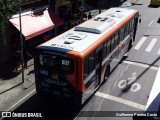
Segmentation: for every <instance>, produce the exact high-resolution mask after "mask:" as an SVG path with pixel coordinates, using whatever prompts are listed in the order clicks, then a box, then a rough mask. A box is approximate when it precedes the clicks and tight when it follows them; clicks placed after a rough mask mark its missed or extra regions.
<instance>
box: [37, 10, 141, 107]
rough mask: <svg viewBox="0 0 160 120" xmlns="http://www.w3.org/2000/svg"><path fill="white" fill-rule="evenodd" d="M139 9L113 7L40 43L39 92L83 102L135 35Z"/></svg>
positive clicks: (78, 103)
mask: <svg viewBox="0 0 160 120" xmlns="http://www.w3.org/2000/svg"><path fill="white" fill-rule="evenodd" d="M138 17H139V12H138V11H137V10H133V9H128V8H110V9H108V10H107V11H105V12H103V13H101V14H99V15H97V16H95V17H94V18H92V19H90V20H88V21H86V22H84V23H82V24H80V25H78V26H76V27H74V28H72V29H70V30H68V31H66V32H64V33H62V34H61V35H59V36H57V37H55V38H53V39H51V40H49V41H47V42H45V43H43V44H41V45H39V46H38V47H36V54H35V59H34V60H35V63H34V65H35V81H36V91H37V93H38V94H40V95H43V96H47V97H52V98H55V99H58V100H63V101H68V102H69V103H75V104H77V105H82V104H83V103H84V102H85V101H86V100H87V99H88V98H89V97H90V96H91V95H92V94H93V93H94V92H95V91H96V89H97V88H98V87H99V86H100V85H101V83H103V82H104V81H106V80H107V78H108V76H109V75H110V73H111V71H112V70H113V69H114V68H115V67H116V66H117V64H118V63H119V61H120V60H121V59H122V57H123V56H124V54H125V53H126V52H127V51H128V50H129V49H130V48H131V46H132V42H133V41H134V39H135V35H136V31H137V25H138Z"/></svg>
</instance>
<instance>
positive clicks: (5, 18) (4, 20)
mask: <svg viewBox="0 0 160 120" xmlns="http://www.w3.org/2000/svg"><path fill="white" fill-rule="evenodd" d="M20 1H21V0H0V33H3V32H4V31H5V29H6V26H7V24H8V22H9V19H10V17H11V16H12V15H13V14H14V13H15V12H16V11H17V8H18V7H17V5H18V4H16V3H19V2H20Z"/></svg>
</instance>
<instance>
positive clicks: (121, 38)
mask: <svg viewBox="0 0 160 120" xmlns="http://www.w3.org/2000/svg"><path fill="white" fill-rule="evenodd" d="M119 35H120V41H122V40H123V39H124V26H123V27H121V28H120V30H119Z"/></svg>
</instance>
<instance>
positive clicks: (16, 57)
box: [13, 39, 21, 72]
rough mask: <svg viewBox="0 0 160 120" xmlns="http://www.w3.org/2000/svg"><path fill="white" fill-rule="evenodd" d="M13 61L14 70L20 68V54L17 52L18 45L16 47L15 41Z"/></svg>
mask: <svg viewBox="0 0 160 120" xmlns="http://www.w3.org/2000/svg"><path fill="white" fill-rule="evenodd" d="M13 61H14V63H15V64H14V69H15V70H16V72H17V70H18V68H19V67H20V65H21V64H20V63H21V52H20V50H19V45H18V40H17V39H16V40H15V42H14V44H13Z"/></svg>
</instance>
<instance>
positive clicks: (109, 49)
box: [107, 39, 111, 55]
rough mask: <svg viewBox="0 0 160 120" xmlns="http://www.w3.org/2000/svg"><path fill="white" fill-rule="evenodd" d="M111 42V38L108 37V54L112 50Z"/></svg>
mask: <svg viewBox="0 0 160 120" xmlns="http://www.w3.org/2000/svg"><path fill="white" fill-rule="evenodd" d="M110 42H111V40H110V39H108V40H107V55H109V53H110V52H111V48H110V47H111V46H110V44H111V43H110Z"/></svg>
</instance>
